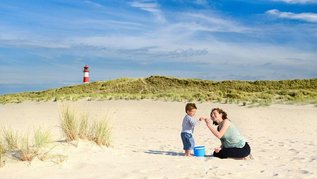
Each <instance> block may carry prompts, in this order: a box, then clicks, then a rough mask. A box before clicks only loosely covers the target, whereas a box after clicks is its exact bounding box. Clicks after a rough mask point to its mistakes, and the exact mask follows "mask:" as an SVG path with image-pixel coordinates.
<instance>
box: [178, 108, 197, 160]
mask: <svg viewBox="0 0 317 179" xmlns="http://www.w3.org/2000/svg"><path fill="white" fill-rule="evenodd" d="M196 110H197V107H196V104H195V103H187V104H186V107H185V112H186V115H185V117H184V119H183V124H182V132H181V138H182V142H183V146H184V150H185V156H186V157H189V156H191V150H193V148H194V147H195V141H194V137H193V132H194V128H195V125H196V124H197V122H198V120H195V119H194V118H193V117H194V115H195V113H196ZM200 120H201V119H199V121H200Z"/></svg>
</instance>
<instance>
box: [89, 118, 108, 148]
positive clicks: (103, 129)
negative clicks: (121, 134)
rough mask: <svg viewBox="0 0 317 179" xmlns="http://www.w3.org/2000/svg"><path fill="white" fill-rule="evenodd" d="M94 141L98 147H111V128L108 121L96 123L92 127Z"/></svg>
mask: <svg viewBox="0 0 317 179" xmlns="http://www.w3.org/2000/svg"><path fill="white" fill-rule="evenodd" d="M92 129H93V130H92V131H93V141H94V142H95V143H96V144H97V145H104V146H106V147H109V146H110V144H111V127H110V124H109V121H108V119H107V118H106V119H104V120H99V121H95V122H94V123H93V125H92Z"/></svg>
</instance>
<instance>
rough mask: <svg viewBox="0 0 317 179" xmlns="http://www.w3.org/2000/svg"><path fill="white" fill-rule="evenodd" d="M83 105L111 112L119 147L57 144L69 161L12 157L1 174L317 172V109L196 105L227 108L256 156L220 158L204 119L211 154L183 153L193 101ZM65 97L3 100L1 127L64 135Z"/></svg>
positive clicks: (200, 135) (205, 111)
mask: <svg viewBox="0 0 317 179" xmlns="http://www.w3.org/2000/svg"><path fill="white" fill-rule="evenodd" d="M74 103H76V104H75V105H76V106H77V107H78V109H79V110H80V111H83V112H86V113H88V114H89V116H91V118H93V119H98V118H103V117H104V116H106V115H108V117H109V118H111V119H110V121H111V124H112V126H113V135H112V146H111V147H109V148H106V147H99V146H97V145H95V144H93V143H91V142H88V141H79V142H78V146H77V147H76V146H74V145H71V144H67V143H56V144H54V145H55V147H54V148H53V149H52V153H57V154H58V153H59V154H63V155H65V156H67V157H66V159H65V161H63V162H61V163H55V162H52V161H49V160H48V161H40V160H38V159H35V160H33V161H32V162H31V163H28V162H21V161H16V160H14V159H10V160H8V161H6V164H5V166H4V167H2V168H0V178H272V177H277V178H317V169H316V166H317V140H316V138H315V137H316V136H317V117H316V116H317V107H314V106H313V105H272V106H268V107H252V108H250V107H248V106H240V105H237V104H219V103H196V104H197V107H198V110H197V113H196V116H195V117H196V118H199V117H200V116H208V115H209V113H210V110H211V108H213V107H220V108H223V109H224V110H225V111H226V112H227V113H228V117H229V119H231V121H232V122H234V123H235V124H236V126H237V127H238V129H239V130H240V132H241V133H242V135H243V136H244V137H245V138H246V139H247V141H248V142H249V144H250V146H251V148H252V152H251V153H252V156H253V160H232V159H223V160H222V159H218V158H215V157H212V152H213V151H212V149H213V148H214V147H217V146H219V145H220V141H219V140H218V139H217V138H216V137H214V136H213V135H212V134H211V132H210V131H209V130H208V129H207V128H206V126H205V123H203V122H202V123H200V124H198V126H197V127H196V128H195V133H194V137H195V141H196V145H203V146H206V157H187V158H186V157H183V155H184V151H183V150H182V142H181V138H180V131H181V123H182V119H183V117H184V115H185V111H184V107H185V104H186V103H185V102H163V101H150V100H143V101H123V100H122V101H121V100H119V101H78V102H74ZM58 106H59V103H56V102H23V103H20V104H6V105H0V114H1V118H0V124H1V127H4V126H9V127H12V129H14V130H15V131H19V132H25V131H32V129H33V128H37V127H43V128H46V129H50V130H51V132H52V134H53V135H52V136H53V137H54V140H56V141H58V140H62V139H63V136H62V132H61V130H60V127H59V126H60V123H59V107H58Z"/></svg>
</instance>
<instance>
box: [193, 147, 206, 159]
mask: <svg viewBox="0 0 317 179" xmlns="http://www.w3.org/2000/svg"><path fill="white" fill-rule="evenodd" d="M194 155H195V156H196V157H204V156H205V146H197V147H194Z"/></svg>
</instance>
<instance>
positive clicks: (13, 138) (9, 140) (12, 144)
mask: <svg viewBox="0 0 317 179" xmlns="http://www.w3.org/2000/svg"><path fill="white" fill-rule="evenodd" d="M2 136H3V139H4V141H5V143H6V146H7V148H8V149H9V150H15V149H17V148H18V138H19V136H18V133H17V132H14V131H13V130H12V128H2Z"/></svg>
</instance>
